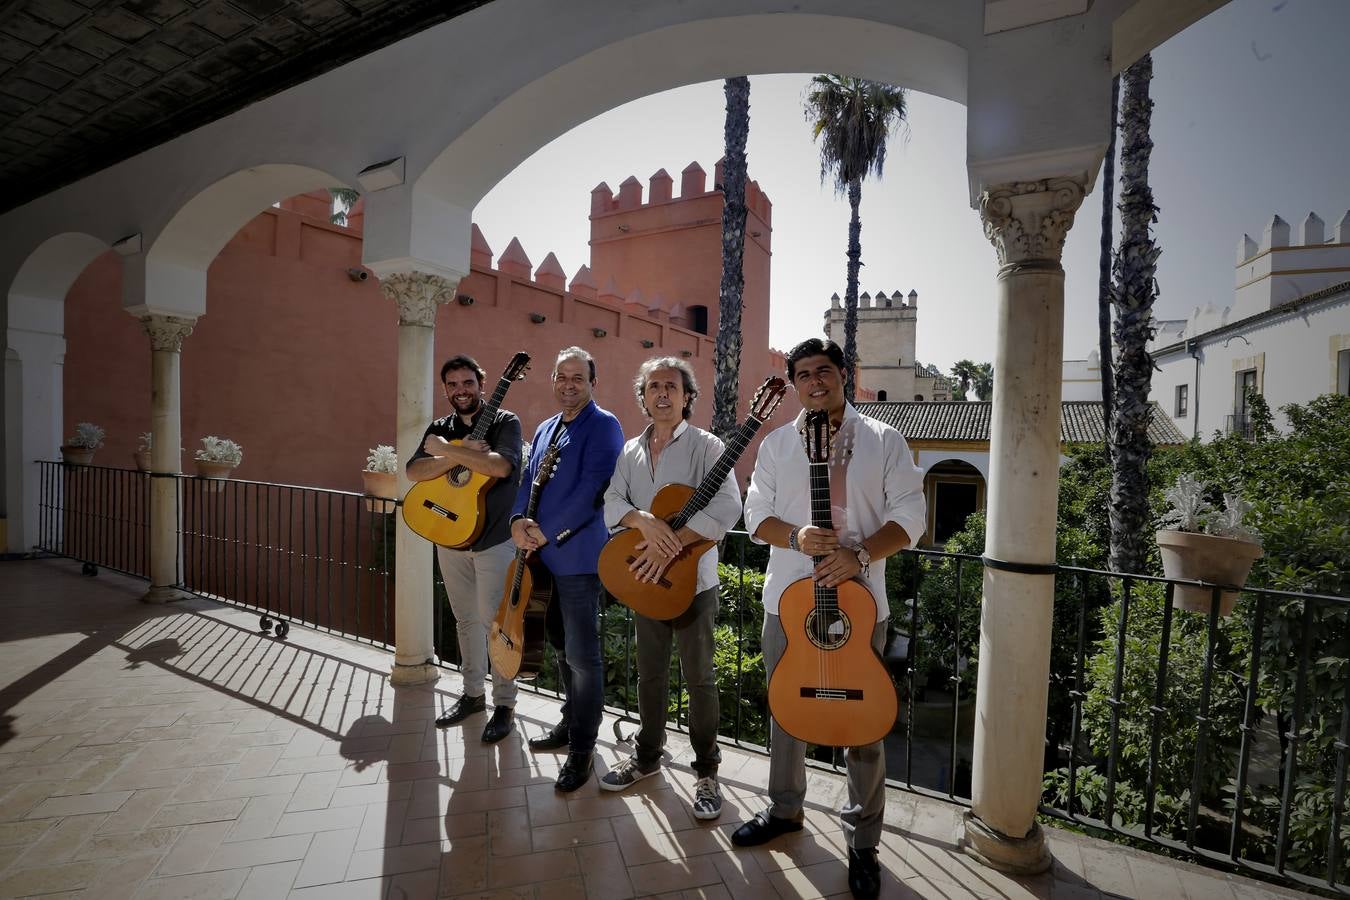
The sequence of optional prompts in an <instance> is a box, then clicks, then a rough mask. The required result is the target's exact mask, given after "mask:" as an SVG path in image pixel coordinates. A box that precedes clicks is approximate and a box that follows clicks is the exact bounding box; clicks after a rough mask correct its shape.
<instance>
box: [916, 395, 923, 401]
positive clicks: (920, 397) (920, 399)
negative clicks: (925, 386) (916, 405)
mask: <svg viewBox="0 0 1350 900" xmlns="http://www.w3.org/2000/svg"><path fill="white" fill-rule="evenodd" d="M914 399H915V400H919V401H922V400H923V394H915V395H914Z"/></svg>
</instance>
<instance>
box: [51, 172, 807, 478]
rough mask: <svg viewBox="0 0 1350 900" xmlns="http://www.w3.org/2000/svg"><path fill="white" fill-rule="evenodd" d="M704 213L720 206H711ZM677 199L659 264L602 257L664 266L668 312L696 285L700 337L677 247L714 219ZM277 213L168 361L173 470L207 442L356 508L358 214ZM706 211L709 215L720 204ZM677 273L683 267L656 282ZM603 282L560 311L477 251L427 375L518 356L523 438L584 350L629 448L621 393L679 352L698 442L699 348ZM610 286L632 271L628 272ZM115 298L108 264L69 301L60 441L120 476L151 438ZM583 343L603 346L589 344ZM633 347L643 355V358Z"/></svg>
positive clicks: (701, 254) (690, 264)
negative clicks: (576, 349) (85, 427)
mask: <svg viewBox="0 0 1350 900" xmlns="http://www.w3.org/2000/svg"><path fill="white" fill-rule="evenodd" d="M713 196H714V197H716V198H717V199H718V200H719V201H720V194H715V195H713ZM690 199H691V201H696V202H691V203H690V204H689V205H688V206H687V207H686V208H687V209H688V211H689V213H690V215H689V218H690V220H691V221H690V223H689V224H691V225H692V224H693V222H697V225H696V226H694V227H693V228H692V229H691V228H688V227H680V222H679V217H678V212H679V209H680V207H681V205H682V201H674V202H673V203H669V204H663V206H665V207H666V208H665V209H664V210H663V211H662V218H663V219H664V220H665V222H664V225H665V227H664V228H663V229H661V231H663V232H664V234H665V235H668V236H669V237H668V238H667V240H669V243H668V244H667V245H666V252H664V253H663V251H662V250H661V246H660V243H661V236H660V235H651V236H649V237H648V238H647V239H646V240H643V241H633V242H617V243H620V244H624V243H627V244H629V246H633V247H634V248H635V250H636V249H637V248H639V247H640V248H641V253H637V254H635V255H638V256H641V257H646V258H647V259H651V256H649V254H655V255H656V256H658V257H661V256H664V259H665V260H666V265H664V266H661V267H659V268H658V267H657V266H655V265H653V270H654V275H655V276H656V280H657V281H658V282H661V284H660V285H658V286H657V288H656V290H655V291H653V292H652V293H658V292H661V291H662V288H663V287H664V288H665V289H666V290H669V291H670V293H671V294H672V295H673V294H675V293H676V290H675V287H676V285H675V284H674V282H672V281H670V280H669V279H670V278H671V277H672V275H670V274H669V273H677V272H680V271H684V272H685V273H686V277H690V278H692V279H694V281H695V282H696V283H698V284H700V285H703V286H706V285H708V284H710V283H711V284H712V285H713V286H714V293H713V295H712V296H711V297H709V298H707V300H706V302H707V304H708V305H709V307H710V319H711V320H712V322H715V310H716V305H717V297H716V293H715V285H716V282H717V275H718V273H720V266H721V255H720V239H719V240H712V241H709V240H707V239H706V238H705V239H703V240H700V241H698V242H696V243H694V244H691V243H689V242H688V238H689V237H690V236H691V234H690V232H691V230H692V231H696V232H703V233H704V234H708V228H709V223H708V222H707V219H709V218H710V217H711V213H710V211H709V209H708V205H709V204H708V201H709V199H710V198H709V195H708V194H706V193H705V194H703V195H702V196H701V197H696V198H690ZM765 203H766V204H767V198H765ZM282 207H283V208H280V209H278V208H272V209H268V210H265V211H263V212H262V213H261V214H259V215H258V216H257V217H256V218H254V219H253V220H252V221H251V222H249V223H248V224H247V225H246V226H244V228H242V229H241V230H240V231H239V233H238V234H236V235H235V237H234V238H233V239H232V240H231V241H230V243H229V244H228V245H227V246H226V247H225V248H224V250H222V251H221V253H220V255H219V256H218V257H217V258H216V260H215V261H214V262H213V263H212V265H211V268H210V270H209V272H208V279H207V313H206V315H204V316H203V317H202V318H201V319H199V320H198V322H197V325H196V327H195V329H194V330H193V333H192V335H191V336H190V337H188V338H187V340H186V341H185V342H184V344H183V355H182V397H183V400H182V416H183V446H184V447H185V448H186V450H187V452H185V453H184V454H183V463H184V468H185V469H186V470H187V471H191V470H192V462H191V458H192V452H193V451H194V450H195V449H196V448H197V446H199V440H200V438H201V437H202V436H204V435H207V434H215V435H219V436H223V437H230V438H233V439H234V440H236V441H238V442H239V443H240V444H242V445H243V447H244V461H243V464H242V465H241V466H240V467H239V468H238V469H237V470H236V471H235V475H236V477H239V478H244V479H251V480H259V481H273V482H281V483H290V484H302V485H314V486H320V487H329V488H338V489H344V490H358V491H359V490H360V487H361V479H360V470H361V468H362V467H363V465H364V463H365V457H366V452H367V449H368V448H370V447H372V446H374V445H375V444H377V443H393V440H394V427H395V425H394V408H393V407H394V397H395V379H396V359H397V350H396V346H397V343H396V342H397V329H398V316H397V310H396V308H395V306H394V304H393V303H392V302H391V301H389V300H385V299H384V298H383V296H382V295H381V293H380V290H379V286H378V284H377V282H376V280H375V279H374V278H373V277H372V278H371V279H369V280H368V281H365V282H354V281H352V280H351V279H350V278H348V276H347V273H346V270H347V268H348V267H352V266H358V265H359V264H360V258H361V238H360V225H361V218H362V217H361V215H360V211H359V209H358V210H356V211H354V212H356V215H354V216H353V218H352V225H353V227H352V228H344V227H341V226H336V225H331V224H329V223H328V222H327V221H326V218H327V207H326V200H325V198H323V197H321V196H301V197H296V198H291V199H289V200H287V201H286V202H284V203H283V204H282ZM717 207H718V209H717V214H718V215H720V202H718V203H717ZM672 216H674V218H673V219H672ZM752 218H754V215H753V214H752ZM672 223H673V224H674V226H675V227H673V228H672V227H671V225H672ZM718 228H720V225H719V226H718ZM762 231H763V234H762V237H763V239H764V240H763V250H762V253H761V252H760V251H758V250H756V251H751V252H748V253H747V271H746V286H747V297H746V304H747V312H746V322H745V326H744V345H745V348H746V349H745V351H744V354H743V359H742V372H743V373H744V374H743V382H744V384H743V385H742V393H743V395H746V396H748V393H749V392H750V391H753V389H754V387H755V386H757V385H758V384H759V383H760V382H761V381H762V380H763V378H764V377H765V375H766V374H768V373H769V372H770V371H773V372H780V371H781V367H782V359H781V355H778V354H774V353H773V352H772V351H770V350H769V349H768V316H767V306H768V264H767V263H768V252H767V251H768V241H767V237H768V228H767V224H765V226H764V227H763V229H762ZM757 246H758V245H757ZM522 249H523V248H522ZM503 255H506V253H505V252H503ZM602 255H603V254H602ZM538 257H539V258H540V259H542V258H543V257H544V254H542V253H540V254H538ZM680 257H682V258H683V260H684V264H683V266H682V267H672V266H670V265H669V261H670V260H671V259H676V258H680ZM752 260H753V262H752ZM620 262H622V259H621V258H619V259H616V260H615V262H614V263H612V265H615V266H619V263H620ZM534 265H536V266H537V265H539V263H538V262H537V261H536V262H535V263H534ZM603 265H604V264H603V263H602V266H601V267H600V270H599V271H597V272H596V273H595V275H594V278H595V280H596V281H597V282H598V283H599V285H600V286H601V291H597V290H596V289H595V288H588V287H587V286H586V285H585V284H582V283H578V284H577V286H576V290H577V293H573V292H569V291H567V290H564V289H563V288H562V286H561V279H559V278H557V277H556V276H553V277H551V276H550V275H548V274H547V273H545V272H541V273H538V274H536V275H535V277H534V278H531V276H530V272H529V269H528V268H525V267H522V266H520V265H519V264H511V263H510V262H509V261H507V262H499V263H498V268H493V267H492V264H491V251H490V250H488V249H487V246H486V242H485V241H482V240H481V239H480V240H478V241H476V246H475V253H474V262H473V265H472V269H471V273H470V275H469V276H468V277H467V278H465V279H464V281H463V282H461V284H460V286H459V293H460V294H461V295H465V296H470V297H473V298H474V303H473V305H470V306H464V305H460V304H458V303H452V304H449V305H447V306H445V307H442V309H441V310H440V313H439V315H438V318H437V323H436V359H437V360H438V363H437V364H438V366H439V360H442V359H444V358H445V357H447V356H450V355H452V354H455V353H461V352H467V353H470V354H471V355H473V356H475V357H476V358H477V359H478V360H479V362H480V363H481V364H482V365H483V367H484V368H485V369H486V370H487V371H488V375H489V378H488V380H489V387H491V386H492V385H493V384H495V381H496V378H497V376H498V375H499V374H500V373H501V370H502V368H503V366H504V365H505V364H506V362H507V360H508V359H509V358H510V356H511V355H512V354H513V353H515V352H516V351H517V350H525V351H526V352H528V353H530V354H531V355H532V357H533V359H534V364H533V368H532V369H531V371H530V373H529V377H528V378H527V379H526V380H525V381H524V382H520V383H518V384H516V385H515V386H514V387H513V388H512V390H511V393H510V394H509V395H508V397H507V402H506V406H507V407H508V408H510V409H513V410H515V411H516V412H517V413H518V414H519V415H520V417H521V419H522V421H523V423H524V427H525V432H526V435H527V437H528V435H529V434H531V433H532V432H533V430H534V427H535V425H537V424H538V422H539V421H541V420H542V419H544V418H546V417H547V416H549V415H552V414H553V412H554V411H555V407H554V405H553V401H552V392H551V388H550V385H549V383H548V381H549V373H550V369H551V367H552V362H553V359H554V357H555V356H556V354H557V352H558V350H560V349H561V348H563V347H566V346H570V345H573V344H577V345H580V346H582V347H586V348H587V349H589V350H590V351H591V352H592V353H593V354H594V355H595V356H596V359H597V364H598V367H599V383H598V386H597V389H596V399H597V400H598V402H599V403H600V404H601V405H602V406H605V407H606V408H608V409H610V410H612V411H613V412H615V413H616V414H617V415H618V416H619V418H620V420H621V421H622V423H623V426H624V431H625V433H626V434H629V435H632V434H635V433H637V431H638V430H639V429H640V428H641V427H642V426H643V425H644V424H645V423H644V419H643V417H642V415H641V413H640V411H639V410H638V408H637V405H636V403H635V401H634V399H633V394H632V391H631V380H632V377H633V374H634V373H635V372H636V370H637V367H638V366H639V365H640V363H641V362H642V361H643V360H644V359H646V358H648V357H649V356H652V355H656V354H663V353H669V354H673V355H680V354H681V352H682V351H683V352H688V353H689V354H690V356H689V361H690V362H691V363H692V364H693V366H694V369H695V372H696V373H697V375H698V378H699V381H700V384H701V385H702V387H703V390H704V396H703V397H702V398H700V402H699V404H698V408H697V412H696V416H695V422H696V424H700V425H704V426H706V425H707V423H708V420H709V417H710V414H711V410H712V386H713V369H712V355H713V343H714V342H713V340H712V339H711V338H710V337H707V336H705V335H701V334H697V333H695V332H693V331H691V330H690V329H688V328H686V327H682V326H681V325H679V324H675V323H672V322H671V321H670V318H669V315H668V313H665V314H663V312H662V311H661V310H646V311H645V312H644V311H643V310H641V309H635V308H633V305H632V304H627V305H625V303H624V301H623V299H622V298H614V297H606V296H601V294H602V292H603V287H604V285H605V282H606V280H607V278H608V277H609V276H608V273H606V272H605V271H604V268H603ZM502 268H508V269H510V271H503V270H502ZM621 268H622V267H621ZM622 271H624V272H625V274H627V273H630V272H636V271H638V269H637V268H634V267H632V266H631V265H630V266H628V267H626V268H622ZM658 273H659V274H658ZM752 285H753V287H754V294H753V297H752V294H751V288H752ZM639 287H640V286H639ZM705 290H706V288H705ZM120 298H121V271H120V266H119V264H118V259H117V257H116V256H115V255H113V254H111V253H109V254H105V255H104V256H102V257H100V258H99V259H97V260H96V261H95V262H94V263H92V264H91V265H90V266H89V267H88V268H87V269H86V270H85V272H84V273H82V274H81V276H80V278H79V279H77V281H76V282H75V284H74V285H73V287H72V288H71V291H70V293H69V295H68V296H67V301H66V338H67V350H66V360H65V374H64V378H65V411H66V433H67V434H69V433H72V432H73V430H74V424H75V422H78V421H93V422H96V423H98V424H100V425H103V426H104V427H105V428H106V429H107V430H108V438H107V444H106V446H105V448H104V449H103V450H101V451H100V453H99V456H98V459H97V460H96V462H97V463H98V464H100V465H112V466H130V465H132V461H131V453H132V451H133V450H135V449H136V442H137V436H138V434H139V433H140V432H142V431H147V430H149V428H150V417H149V393H150V377H149V370H150V353H149V342H148V339H147V338H146V337H145V335H144V334H143V333H142V332H141V328H140V325H139V323H137V322H136V321H135V320H134V319H132V318H131V317H130V316H128V315H127V314H126V313H125V312H123V311H122V309H121V302H120ZM680 299H683V298H680ZM667 302H669V301H667ZM685 302H689V301H688V300H685ZM761 309H762V310H763V312H762V313H761V312H760V310H761ZM752 310H753V312H752ZM531 313H537V314H541V315H543V316H545V322H543V323H542V324H535V323H533V322H532V321H531V319H530V316H531ZM711 324H712V323H710V325H711ZM594 328H603V329H604V330H605V331H606V335H605V336H604V337H599V338H597V337H596V336H595V335H594V334H593V331H592V329H594ZM710 330H712V328H711V327H710ZM642 340H650V341H652V342H653V344H654V346H653V347H652V348H650V349H647V348H644V347H643V346H642V344H641V343H640V342H641V341H642ZM435 409H436V410H437V414H438V415H443V414H444V413H445V412H446V411H447V404H446V402H445V400H444V398H443V397H442V396H441V395H439V394H437V396H436V406H435ZM797 409H799V407H797V406H796V403H795V397H793V396H792V395H791V392H789V397H788V400H787V402H785V403H784V405H783V407H782V408H781V409H780V411H779V412H778V414H777V415H776V416H775V419H774V421H773V422H772V423H770V426H769V427H772V426H774V425H777V424H780V423H782V422H784V421H787V417H789V416H791V415H795V413H796V411H797ZM743 414H744V407H742V415H743ZM766 430H767V429H766ZM752 458H753V452H751V453H747V454H746V458H745V459H744V460H742V463H741V465H740V466H738V470H739V474H740V475H741V476H742V478H744V476H746V475H748V474H749V471H750V466H751V460H752ZM742 483H744V482H743V481H742Z"/></svg>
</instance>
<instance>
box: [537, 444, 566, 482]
mask: <svg viewBox="0 0 1350 900" xmlns="http://www.w3.org/2000/svg"><path fill="white" fill-rule="evenodd" d="M560 456H562V447H561V446H559V445H558V444H553V445H552V446H550V447H549V448H548V449H547V450H545V451H544V457H543V459H541V460H539V471H537V472H535V473H534V482H533V484H534V489H535V490H539V489H540V488H542V487H543V486H544V485H546V484H548V480H549V479H550V478H552V477H553V473H554V472H555V471H556V470H557V468H558V457H560Z"/></svg>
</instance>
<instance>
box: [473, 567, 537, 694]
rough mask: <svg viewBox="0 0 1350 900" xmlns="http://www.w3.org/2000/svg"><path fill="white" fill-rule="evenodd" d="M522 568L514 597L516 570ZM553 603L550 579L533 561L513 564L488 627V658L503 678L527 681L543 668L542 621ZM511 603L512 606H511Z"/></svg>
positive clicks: (507, 573) (507, 572) (508, 571)
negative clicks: (500, 601) (503, 594)
mask: <svg viewBox="0 0 1350 900" xmlns="http://www.w3.org/2000/svg"><path fill="white" fill-rule="evenodd" d="M521 565H523V566H524V569H523V570H522V572H521V578H520V588H519V590H518V591H515V592H514V594H515V596H514V597H513V596H512V595H513V590H512V587H513V585H514V584H515V580H516V567H517V566H521ZM552 599H553V576H552V575H550V574H549V571H548V569H547V568H545V567H544V564H543V563H541V562H539V560H538V559H537V558H536V557H533V556H531V557H527V558H526V559H525V560H524V561H523V563H522V561H521V560H519V559H517V560H512V562H511V566H510V568H508V569H507V570H506V594H505V596H504V597H503V599H502V603H501V605H500V606H499V607H498V608H497V616H496V618H495V619H493V621H492V624H491V625H490V626H488V658H489V659H491V660H492V665H493V666H495V667H496V669H497V671H498V672H500V673H501V674H502V677H504V678H520V679H522V680H528V679H531V678H534V677H535V676H536V675H538V674H539V669H540V668H541V667H542V666H543V664H544V639H545V631H544V620H545V617H546V616H547V614H548V604H549V602H550V601H551V600H552ZM513 600H514V602H513Z"/></svg>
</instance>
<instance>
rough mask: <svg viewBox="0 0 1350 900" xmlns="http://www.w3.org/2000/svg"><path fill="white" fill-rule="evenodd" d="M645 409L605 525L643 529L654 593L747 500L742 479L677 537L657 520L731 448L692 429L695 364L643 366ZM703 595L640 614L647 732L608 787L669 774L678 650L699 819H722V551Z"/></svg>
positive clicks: (641, 708) (708, 556) (704, 574)
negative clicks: (657, 512) (663, 504)
mask: <svg viewBox="0 0 1350 900" xmlns="http://www.w3.org/2000/svg"><path fill="white" fill-rule="evenodd" d="M633 393H635V394H636V395H637V401H638V406H640V407H641V408H642V411H643V412H644V413H646V415H647V417H648V418H649V419H651V424H650V425H648V426H647V428H646V429H645V430H644V431H643V432H642V434H640V435H638V436H637V437H635V438H633V439H632V440H631V441H629V442H628V443H627V444H625V445H624V447H623V454H622V455H621V456H620V457H619V463H618V465H617V466H616V467H615V469H614V477H613V478H611V479H610V482H609V489H608V490H607V491H605V524H607V525H609V526H610V527H611V528H636V529H638V530H639V531H640V532H641V533H642V542H641V543H639V544H638V545H637V547H636V548H635V549H636V550H638V551H640V552H639V553H638V556H637V558H636V559H635V560H634V561H633V563H632V565H630V566H629V568H630V569H631V570H632V571H633V572H634V573H635V575H636V577H637V578H638V580H639V581H642V582H644V583H649V584H655V583H656V582H657V581H659V580H660V578H661V575H662V573H663V572H665V570H666V567H667V566H669V565H670V562H671V560H672V559H674V558H675V557H676V556H678V555H679V553H680V551H681V550H682V549H683V548H684V547H686V546H688V545H689V544H693V543H695V542H697V541H700V540H710V541H720V540H721V539H722V536H723V535H724V534H726V533H727V529H729V528H731V526H733V525H735V524H736V520H737V519H739V518H740V517H741V494H740V491H738V490H737V489H736V477H735V474H734V473H728V475H727V476H726V477H725V478H724V479H722V484H721V485H720V486H719V488H718V491H717V493H716V495H714V497H713V498H712V500H711V501H709V503H708V504H707V506H705V507H704V508H703V509H701V510H700V511H699V512H697V513H695V514H694V515H693V516H691V517H690V519H689V523H688V524H687V525H685V526H683V527H682V528H680V529H679V530H678V531H676V530H674V529H672V528H671V527H670V525H669V523H667V522H666V520H665V519H659V518H657V517H656V516H654V515H652V513H650V512H648V510H650V509H651V506H652V501H653V499H655V497H656V493H657V491H658V490H660V489H661V488H662V487H665V486H666V485H667V484H683V485H688V486H689V487H691V488H693V487H697V486H698V485H700V484H701V483H702V482H703V479H704V477H706V476H707V474H708V472H709V471H710V470H711V469H712V468H713V466H714V465H716V463H717V459H718V457H720V456H721V455H722V450H723V449H724V448H723V444H722V441H721V440H720V439H719V438H718V437H717V436H716V435H714V434H710V433H709V432H707V431H704V430H703V429H702V428H696V427H695V426H693V425H690V424H689V421H688V419H689V417H690V416H692V415H693V413H694V399H695V398H696V397H697V396H698V382H697V381H695V379H694V369H693V367H692V366H690V365H689V363H687V362H685V361H684V360H682V359H676V358H675V357H672V356H665V357H656V358H654V359H649V360H647V361H646V362H644V363H643V364H642V366H641V368H639V369H638V373H637V378H636V379H634V381H633ZM695 589H696V593H695V595H694V599H693V602H692V603H691V604H690V605H689V608H688V609H687V610H685V611H684V613H682V614H681V615H679V616H677V617H676V618H674V619H671V620H670V621H658V620H656V619H652V618H649V617H647V616H644V615H642V614H640V613H638V614H635V615H634V625H635V627H636V629H637V669H638V715H639V718H640V719H641V721H642V727H641V729H640V730H639V731H638V735H637V748H636V750H635V752H634V753H633V755H632V756H630V757H628V758H627V759H625V760H623V761H621V762H620V763H618V765H616V766H614V768H612V769H610V770H609V772H608V773H606V774H605V777H604V778H602V779H600V788H601V789H602V790H606V791H622V790H626V789H627V788H629V787H632V786H633V785H634V784H637V783H638V782H639V781H641V780H642V779H644V778H647V777H649V776H652V775H655V774H656V773H657V772H659V771H661V748H662V746H663V745H664V744H665V742H666V719H667V717H668V711H669V708H670V650H671V643H672V641H673V642H674V643H676V644H678V646H679V649H680V668H681V671H682V672H683V673H684V681H685V686H686V688H687V689H688V691H689V742H690V744H692V745H693V750H694V774H695V775H696V776H697V780H696V782H695V784H694V800H693V808H694V816H695V818H698V819H715V818H717V817H718V816H719V815H720V814H721V812H722V792H721V789H720V788H719V787H718V785H717V766H718V764H719V763H720V762H721V761H722V752H721V750H719V749H718V747H717V726H718V724H719V721H720V714H719V707H718V699H717V676H716V675H715V674H714V672H713V651H714V650H715V649H716V643H715V642H714V640H713V625H714V624H715V623H716V621H717V548H716V547H713V548H711V549H709V550H708V551H707V552H706V553H704V554H703V556H702V557H700V558H699V561H698V579H697V581H696V582H695Z"/></svg>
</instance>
